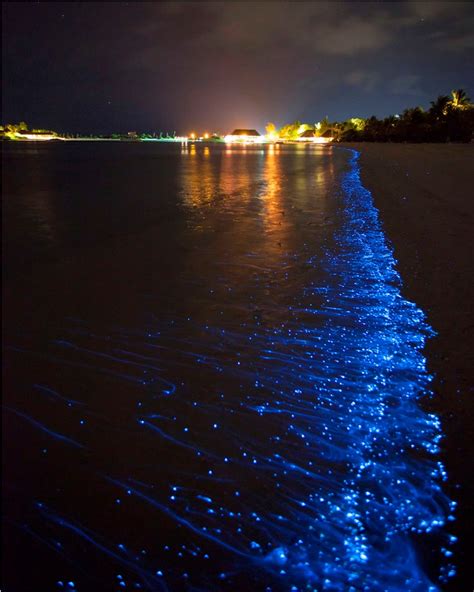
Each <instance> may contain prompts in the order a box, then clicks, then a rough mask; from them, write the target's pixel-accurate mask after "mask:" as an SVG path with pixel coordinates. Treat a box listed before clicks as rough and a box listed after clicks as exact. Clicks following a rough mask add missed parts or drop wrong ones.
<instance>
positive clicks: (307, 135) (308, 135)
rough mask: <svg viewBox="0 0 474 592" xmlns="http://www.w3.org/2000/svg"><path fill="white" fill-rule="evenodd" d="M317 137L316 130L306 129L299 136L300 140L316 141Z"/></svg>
mask: <svg viewBox="0 0 474 592" xmlns="http://www.w3.org/2000/svg"><path fill="white" fill-rule="evenodd" d="M315 137H316V135H315V133H314V130H305V131H304V132H303V133H302V134H300V135H299V136H298V142H314V139H315Z"/></svg>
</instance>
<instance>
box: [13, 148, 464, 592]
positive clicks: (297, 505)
mask: <svg viewBox="0 0 474 592" xmlns="http://www.w3.org/2000/svg"><path fill="white" fill-rule="evenodd" d="M356 156H357V155H356V154H355V153H353V152H352V151H347V150H343V149H336V148H327V147H324V148H320V147H319V148H318V147H312V148H309V147H297V146H286V147H278V146H276V147H272V146H269V147H265V148H261V147H249V148H245V147H232V148H230V147H225V146H223V145H211V146H204V145H197V146H193V145H189V146H186V147H185V146H180V145H171V144H168V145H157V144H139V143H137V144H133V143H126V144H115V143H103V144H101V143H68V144H54V145H38V146H33V145H31V144H29V145H4V146H3V171H4V179H3V192H4V199H3V201H4V204H3V211H4V215H3V219H4V233H3V240H4V278H5V279H4V304H5V318H4V346H5V352H4V410H3V413H4V430H3V433H4V457H5V460H4V497H5V501H4V524H5V526H4V541H5V542H4V554H3V555H4V561H5V567H4V573H5V577H4V585H5V589H6V590H8V592H11V591H31V590H39V591H42V590H45V591H46V590H47V591H49V590H52V591H54V590H61V589H67V590H70V591H72V590H76V591H77V592H88V591H95V590H97V591H104V592H108V591H115V590H123V589H127V590H153V591H154V590H157V591H162V590H163V591H166V590H170V591H181V590H189V591H191V590H192V591H197V590H200V591H212V590H236V591H241V590H242V591H243V590H245V591H250V590H252V591H253V590H255V591H258V590H272V591H279V590H282V591H283V590H293V591H300V590H301V591H302V590H309V589H311V590H313V589H317V590H334V591H337V590H341V591H347V590H354V591H360V590H370V591H378V590H389V591H395V590H400V589H404V590H413V591H418V590H419V591H420V592H421V591H423V592H426V590H436V589H438V587H439V586H442V583H440V582H442V581H443V580H444V579H446V578H447V577H449V575H450V573H452V570H453V568H452V566H451V565H450V558H449V556H450V550H449V548H450V537H449V520H451V519H452V517H451V512H452V509H453V507H452V504H451V503H450V502H449V500H448V499H447V498H446V497H445V496H444V494H443V492H442V481H443V479H444V478H445V476H444V471H443V468H442V466H441V465H440V464H439V462H438V448H437V444H438V441H439V439H440V437H441V430H440V426H439V422H438V419H437V418H436V417H435V416H434V415H430V414H428V413H426V412H425V411H423V410H422V408H421V407H420V405H419V402H418V399H419V398H420V397H421V396H423V395H425V394H427V393H428V394H429V383H430V377H429V376H428V375H427V372H426V369H425V358H424V356H423V345H424V342H425V339H426V338H428V337H429V335H430V329H429V327H428V326H427V325H426V324H425V321H424V315H423V313H422V311H420V310H419V309H418V308H417V307H416V305H415V304H413V303H410V302H407V301H406V300H405V299H404V298H403V297H402V295H401V293H400V286H401V281H400V278H399V276H398V274H397V272H396V271H395V269H394V260H393V257H392V254H391V251H390V249H389V248H388V246H387V244H386V241H385V238H384V235H383V232H382V229H381V225H380V222H379V220H378V214H377V211H376V210H375V208H374V206H373V203H372V198H371V195H370V194H369V193H368V192H367V191H366V190H365V189H364V188H363V187H362V186H361V185H360V181H359V176H358V165H357V159H356ZM451 542H452V541H451Z"/></svg>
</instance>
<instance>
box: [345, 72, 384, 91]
mask: <svg viewBox="0 0 474 592" xmlns="http://www.w3.org/2000/svg"><path fill="white" fill-rule="evenodd" d="M344 81H345V82H346V84H348V85H349V86H355V87H358V88H360V89H362V90H363V91H364V92H371V91H373V90H374V88H375V86H376V85H377V83H378V81H379V75H378V74H377V73H376V72H369V71H366V70H354V71H352V72H350V73H349V74H348V75H347V76H346V77H345V79H344Z"/></svg>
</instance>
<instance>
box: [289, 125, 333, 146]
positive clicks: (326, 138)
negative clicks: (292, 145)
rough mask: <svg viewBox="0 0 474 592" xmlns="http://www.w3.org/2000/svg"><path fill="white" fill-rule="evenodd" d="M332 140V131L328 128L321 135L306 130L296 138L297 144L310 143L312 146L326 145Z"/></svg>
mask: <svg viewBox="0 0 474 592" xmlns="http://www.w3.org/2000/svg"><path fill="white" fill-rule="evenodd" d="M333 140H334V130H332V129H330V128H328V129H327V130H326V131H325V132H324V133H323V134H317V132H315V131H313V130H306V131H304V132H303V133H302V134H300V135H299V136H298V142H312V143H313V144H327V143H328V142H332V141H333Z"/></svg>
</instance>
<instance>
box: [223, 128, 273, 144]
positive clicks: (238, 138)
mask: <svg viewBox="0 0 474 592" xmlns="http://www.w3.org/2000/svg"><path fill="white" fill-rule="evenodd" d="M224 140H225V142H226V143H227V144H233V143H239V144H262V143H264V142H265V141H266V139H265V136H261V135H260V134H259V132H258V131H257V130H255V129H235V130H234V131H233V132H232V133H231V134H227V135H226V136H225V137H224Z"/></svg>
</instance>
